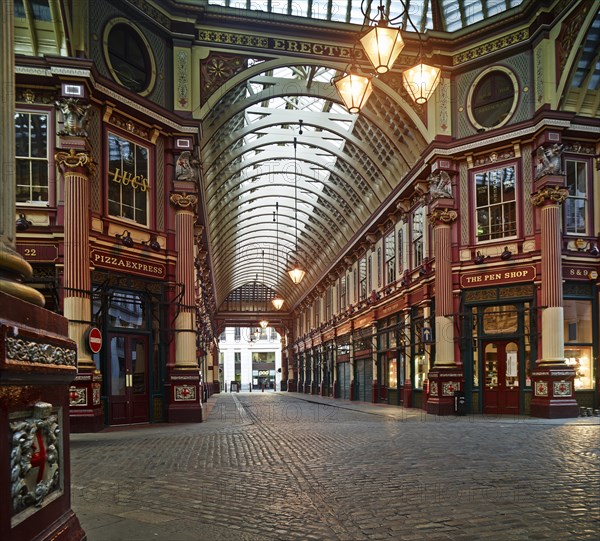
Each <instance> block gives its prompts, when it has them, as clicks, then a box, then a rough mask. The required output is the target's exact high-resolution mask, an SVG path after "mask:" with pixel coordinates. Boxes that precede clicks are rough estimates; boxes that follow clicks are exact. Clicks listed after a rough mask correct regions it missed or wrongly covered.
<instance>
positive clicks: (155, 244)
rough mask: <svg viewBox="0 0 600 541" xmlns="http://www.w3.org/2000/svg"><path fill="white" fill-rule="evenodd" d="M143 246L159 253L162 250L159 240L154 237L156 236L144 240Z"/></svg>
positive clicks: (152, 235)
mask: <svg viewBox="0 0 600 541" xmlns="http://www.w3.org/2000/svg"><path fill="white" fill-rule="evenodd" d="M142 244H143V245H144V246H149V247H150V248H152V249H153V250H154V251H155V252H158V251H159V250H160V244H159V242H158V238H156V235H154V234H151V235H150V238H149V239H148V240H143V241H142Z"/></svg>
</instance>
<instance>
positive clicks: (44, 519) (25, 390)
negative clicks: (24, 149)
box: [0, 0, 86, 541]
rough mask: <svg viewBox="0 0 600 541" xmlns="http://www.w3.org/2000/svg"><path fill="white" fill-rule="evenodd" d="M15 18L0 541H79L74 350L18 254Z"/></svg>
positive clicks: (7, 64)
mask: <svg viewBox="0 0 600 541" xmlns="http://www.w3.org/2000/svg"><path fill="white" fill-rule="evenodd" d="M13 16H14V4H13V2H12V0H8V1H6V2H2V3H0V21H1V23H2V32H1V33H0V88H2V92H3V99H2V102H1V104H0V126H2V127H3V128H4V135H5V136H4V137H2V138H0V186H1V193H2V195H1V197H0V306H2V309H1V310H0V442H1V443H0V491H1V493H2V496H1V497H0V539H36V540H38V541H49V540H54V541H79V540H83V539H85V537H86V536H85V532H84V531H83V530H82V529H81V526H80V524H79V520H78V519H77V517H76V516H75V514H74V513H73V511H72V510H71V476H70V455H69V433H70V423H69V415H68V410H69V408H68V406H69V404H68V387H69V383H70V382H71V381H72V380H73V378H74V377H75V375H76V373H77V353H76V349H75V348H76V345H75V344H74V343H73V341H72V340H69V338H68V333H67V320H66V319H65V318H64V317H62V316H60V315H58V314H55V313H52V312H49V311H48V310H45V309H44V308H42V307H43V305H44V297H43V295H42V294H41V293H39V292H38V291H36V290H35V289H33V288H30V287H28V286H26V285H24V284H23V283H22V282H21V281H22V279H24V278H27V277H29V276H30V275H31V267H30V266H29V264H28V263H26V262H25V261H24V260H23V259H22V258H21V257H20V256H19V255H18V254H17V253H16V251H15V249H14V248H15V218H16V213H15V206H16V205H15V138H14V132H13V131H12V129H13V127H14V122H15V85H14V83H15V80H14V77H15V64H14V53H13V50H14V20H13ZM50 446H52V449H50ZM52 450H53V451H54V452H52Z"/></svg>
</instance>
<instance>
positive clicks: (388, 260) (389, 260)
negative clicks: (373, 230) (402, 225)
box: [383, 229, 396, 285]
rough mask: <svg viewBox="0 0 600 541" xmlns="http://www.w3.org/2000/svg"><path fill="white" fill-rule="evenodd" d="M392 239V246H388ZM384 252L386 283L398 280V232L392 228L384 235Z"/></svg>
mask: <svg viewBox="0 0 600 541" xmlns="http://www.w3.org/2000/svg"><path fill="white" fill-rule="evenodd" d="M390 240H391V246H388V244H389V242H390ZM383 253H384V254H385V255H384V257H385V263H384V268H385V278H384V281H385V285H389V284H392V283H394V282H395V281H396V232H395V230H394V229H392V230H391V231H390V232H389V233H388V234H387V235H385V236H384V237H383Z"/></svg>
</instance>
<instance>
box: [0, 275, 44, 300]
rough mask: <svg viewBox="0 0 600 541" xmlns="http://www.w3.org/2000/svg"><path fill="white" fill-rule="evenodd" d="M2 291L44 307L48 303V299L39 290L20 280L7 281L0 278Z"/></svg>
mask: <svg viewBox="0 0 600 541" xmlns="http://www.w3.org/2000/svg"><path fill="white" fill-rule="evenodd" d="M0 291H2V292H4V293H8V294H9V295H12V296H13V297H17V298H19V299H21V300H23V301H26V302H30V303H31V304H35V305H36V306H41V307H43V306H44V305H45V304H46V299H45V298H44V296H43V295H42V294H41V293H40V292H39V291H38V290H37V289H33V288H32V287H29V286H27V285H25V284H21V283H19V282H7V281H1V280H0Z"/></svg>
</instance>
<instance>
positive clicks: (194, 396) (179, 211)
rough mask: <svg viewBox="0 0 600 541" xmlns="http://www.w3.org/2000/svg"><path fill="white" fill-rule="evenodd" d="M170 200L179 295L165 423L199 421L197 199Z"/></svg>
mask: <svg viewBox="0 0 600 541" xmlns="http://www.w3.org/2000/svg"><path fill="white" fill-rule="evenodd" d="M170 201H171V204H172V205H173V207H174V208H175V249H176V250H177V263H176V266H175V276H176V281H177V284H178V285H179V287H181V291H182V295H181V297H180V299H179V303H178V306H177V316H176V318H175V362H174V363H172V364H171V373H170V377H169V382H170V403H169V421H170V422H193V421H202V396H201V392H200V367H199V365H198V360H197V357H196V306H195V303H196V301H195V298H196V297H195V287H194V286H195V281H194V273H195V266H194V247H195V242H194V224H195V221H196V206H197V204H198V198H197V196H196V195H194V194H189V193H173V194H171V197H170Z"/></svg>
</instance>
